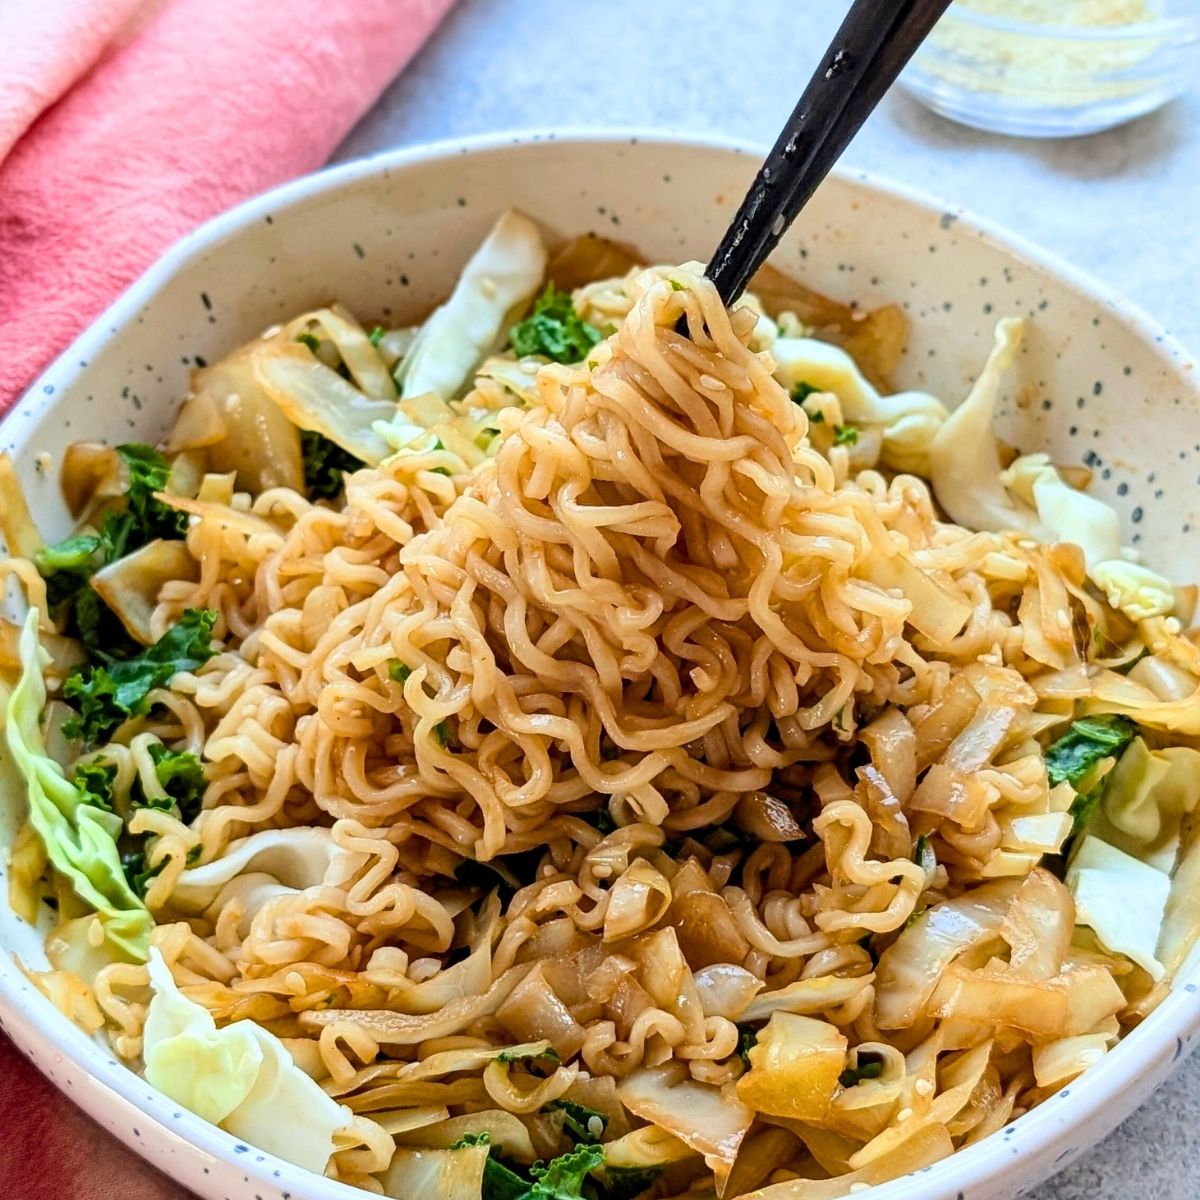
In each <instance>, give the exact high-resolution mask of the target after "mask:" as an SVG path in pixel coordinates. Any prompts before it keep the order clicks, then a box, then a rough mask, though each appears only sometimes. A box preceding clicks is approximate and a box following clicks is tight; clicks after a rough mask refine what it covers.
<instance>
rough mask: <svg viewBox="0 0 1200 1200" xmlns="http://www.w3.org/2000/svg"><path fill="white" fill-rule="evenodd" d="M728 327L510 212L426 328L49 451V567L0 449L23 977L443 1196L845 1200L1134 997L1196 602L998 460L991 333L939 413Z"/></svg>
mask: <svg viewBox="0 0 1200 1200" xmlns="http://www.w3.org/2000/svg"><path fill="white" fill-rule="evenodd" d="M755 287H756V289H757V290H756V291H754V292H753V294H751V295H748V296H747V297H746V299H745V301H744V302H743V303H742V304H741V305H740V307H738V308H737V309H736V310H734V311H732V312H727V311H726V310H725V309H724V308H723V307H722V306H721V304H720V303H719V301H718V298H717V296H716V294H715V292H714V290H713V288H712V286H711V285H710V284H709V283H708V282H707V281H706V280H705V279H704V278H703V276H702V274H701V271H700V268H699V267H698V266H697V265H696V264H687V265H684V266H681V267H649V268H644V267H641V266H640V265H638V263H637V262H636V260H635V258H634V256H633V255H632V254H631V253H630V252H628V251H626V250H625V249H624V248H622V247H619V246H615V245H613V244H610V243H606V242H602V241H600V240H599V239H596V238H582V239H578V240H577V241H575V242H573V243H570V244H569V245H568V246H567V247H566V248H565V249H564V250H562V251H561V252H559V253H558V254H557V255H555V256H552V257H551V256H548V255H547V252H546V250H545V249H544V247H543V243H542V240H541V237H540V234H539V232H538V230H537V228H536V227H535V226H534V225H533V224H532V222H530V221H529V220H527V219H526V218H524V217H522V216H520V215H519V214H516V213H509V214H506V215H505V216H504V217H503V218H502V219H501V220H500V221H499V223H498V224H497V226H496V228H495V229H494V230H493V231H492V233H491V234H490V235H489V236H488V238H487V239H486V240H485V242H484V243H483V245H482V246H481V247H480V249H479V250H478V251H477V253H476V254H475V256H474V257H473V258H472V260H471V261H470V262H469V263H468V264H467V266H466V267H465V269H464V271H463V274H462V276H461V279H460V281H459V283H458V285H457V286H456V288H455V289H454V292H453V293H452V294H451V296H450V297H449V298H448V299H447V301H446V302H445V304H443V305H442V306H441V307H439V308H438V309H437V310H436V311H435V312H434V313H433V314H431V315H430V316H429V317H428V318H427V319H426V320H425V321H424V322H423V323H422V324H421V325H419V326H418V327H415V328H412V329H408V328H389V329H385V328H383V327H379V326H375V327H369V326H363V325H360V324H359V323H358V321H356V320H355V318H354V317H353V316H351V314H349V313H348V312H346V311H345V310H344V309H342V308H340V307H339V306H337V305H333V306H331V307H329V308H324V309H320V310H317V311H314V312H309V313H305V314H303V315H301V316H299V317H297V318H296V319H295V320H293V321H290V322H288V323H287V324H286V325H283V326H280V327H277V328H275V329H272V330H268V331H267V332H266V333H265V334H264V335H263V336H262V337H261V338H259V339H257V340H256V341H253V342H251V343H249V344H247V345H246V346H244V347H243V348H241V349H240V350H237V351H235V352H234V353H233V354H231V355H230V356H229V357H227V358H226V359H224V360H222V361H221V362H219V363H217V364H215V365H214V366H211V367H205V368H202V369H200V370H198V371H197V372H195V375H194V378H193V386H192V391H191V393H190V395H189V396H188V397H187V399H186V401H185V402H184V405H183V407H182V409H181V411H180V413H179V416H178V419H177V421H176V423H175V426H174V429H173V431H172V432H171V434H170V435H169V437H168V439H167V440H166V442H165V443H164V444H163V446H162V447H161V448H159V449H156V448H152V447H147V446H141V445H122V446H117V447H115V448H108V447H103V446H97V445H80V446H75V447H72V449H71V451H70V452H69V454H68V455H67V459H66V461H65V462H64V464H63V486H64V497H65V498H66V500H67V501H68V504H69V505H70V507H71V509H72V512H73V513H74V515H75V516H76V517H77V518H78V519H79V521H80V522H81V523H80V526H79V529H78V531H77V532H76V533H75V534H74V535H72V536H71V537H70V538H68V539H66V540H65V541H62V542H59V543H54V544H51V545H47V544H45V543H44V542H43V540H42V537H41V535H40V534H39V532H38V530H37V529H36V527H35V525H34V523H33V521H32V520H31V518H30V516H29V511H28V507H27V506H26V504H25V501H24V498H23V497H22V496H21V493H20V489H19V488H18V487H17V484H16V478H15V474H14V472H13V468H12V464H11V463H9V462H8V460H7V459H3V458H0V500H2V504H0V511H2V512H3V518H2V519H3V521H4V529H3V532H4V536H5V539H6V541H7V544H8V547H9V550H10V557H9V558H8V559H7V560H6V561H4V563H3V565H0V571H2V572H3V573H4V576H5V579H6V581H15V582H16V584H17V585H18V586H19V588H20V589H21V591H22V592H23V593H24V595H25V597H26V598H27V600H28V610H27V611H28V615H27V616H26V617H25V619H24V620H23V621H17V622H12V623H5V624H4V625H3V626H2V627H0V671H3V673H4V678H5V680H6V682H5V684H4V685H3V686H4V697H3V698H4V712H5V737H6V743H7V747H8V757H9V759H10V760H11V763H12V765H13V766H15V768H16V769H17V770H18V772H19V773H20V774H21V776H22V777H23V779H24V785H25V791H26V794H27V797H28V805H29V813H28V821H27V824H26V825H25V827H24V829H23V831H22V833H21V834H20V836H19V837H18V840H17V843H16V845H15V846H14V848H13V852H12V870H11V897H10V898H11V903H12V904H13V906H14V907H15V908H16V909H17V910H18V911H19V912H21V914H22V915H23V916H25V917H27V918H28V919H30V920H33V919H36V918H37V917H38V916H39V912H40V911H41V910H42V909H43V907H44V905H50V906H51V907H52V908H54V909H55V910H56V912H57V917H56V919H55V921H54V923H53V929H52V931H51V932H50V934H49V936H48V940H47V947H46V948H47V954H48V957H49V959H50V963H51V969H50V970H47V971H31V977H32V978H33V979H34V980H35V982H36V983H37V985H38V986H39V987H40V988H41V989H42V990H43V991H44V992H45V993H46V994H47V995H48V996H49V997H50V998H51V999H52V1000H54V1002H55V1003H57V1004H58V1005H59V1006H60V1007H62V1008H63V1009H64V1010H65V1011H66V1012H68V1013H69V1014H70V1015H71V1016H72V1017H73V1018H74V1019H75V1020H76V1021H78V1022H79V1023H81V1024H82V1025H83V1026H84V1027H85V1028H87V1029H89V1030H92V1031H95V1032H98V1033H101V1032H102V1033H103V1034H104V1035H106V1036H107V1037H108V1038H109V1039H110V1040H111V1042H112V1045H113V1046H114V1048H115V1050H116V1052H117V1053H118V1054H119V1055H120V1056H121V1057H122V1058H124V1059H125V1060H127V1061H128V1062H129V1063H130V1065H131V1066H134V1067H135V1068H137V1069H140V1070H142V1071H143V1072H144V1074H145V1076H146V1078H147V1079H148V1080H149V1081H150V1082H151V1083H152V1084H154V1085H155V1086H157V1087H159V1088H161V1089H162V1090H163V1091H165V1092H167V1093H168V1094H169V1095H171V1096H173V1097H174V1098H175V1099H176V1100H177V1101H178V1102H179V1103H181V1104H184V1105H186V1106H187V1107H189V1108H191V1109H192V1110H193V1111H195V1112H197V1113H199V1114H201V1115H202V1116H204V1117H206V1118H207V1119H209V1120H211V1121H213V1122H214V1123H217V1124H220V1125H222V1126H223V1127H224V1128H226V1129H228V1130H230V1131H231V1132H233V1133H235V1134H236V1135H237V1136H238V1137H240V1138H242V1139H244V1140H245V1141H247V1142H250V1143H252V1144H254V1145H256V1146H259V1147H260V1148H262V1149H265V1150H269V1151H272V1152H274V1153H277V1154H280V1155H282V1156H284V1157H286V1158H290V1159H292V1160H293V1161H295V1162H298V1163H301V1164H302V1165H305V1166H308V1167H310V1168H312V1169H313V1170H316V1171H325V1172H326V1173H327V1174H329V1175H331V1176H333V1177H335V1178H338V1179H342V1180H345V1181H347V1182H350V1183H352V1184H356V1185H358V1186H360V1187H362V1188H365V1189H367V1190H369V1191H375V1192H380V1191H382V1192H383V1193H384V1194H387V1195H391V1196H396V1197H412V1196H417V1195H428V1196H438V1197H443V1198H445V1200H513V1198H528V1200H543V1198H553V1200H575V1198H577V1197H578V1198H587V1200H632V1198H634V1197H638V1196H642V1195H645V1196H654V1197H671V1196H684V1195H694V1196H697V1197H699V1196H703V1195H706V1194H711V1193H712V1191H713V1190H714V1189H715V1191H716V1192H717V1193H718V1194H719V1195H721V1196H723V1197H734V1196H743V1195H750V1196H754V1197H755V1198H756V1200H824V1198H826V1197H836V1196H842V1195H845V1194H847V1193H848V1192H849V1191H851V1190H856V1189H857V1187H858V1186H859V1185H862V1186H869V1185H871V1184H873V1183H877V1182H881V1181H883V1180H886V1179H890V1178H894V1177H895V1176H897V1175H900V1174H903V1173H905V1172H907V1171H911V1170H915V1169H918V1168H920V1167H922V1166H925V1165H928V1164H929V1163H931V1162H934V1161H936V1160H938V1159H940V1158H943V1157H945V1156H946V1155H948V1154H950V1153H952V1152H953V1151H954V1150H955V1149H956V1148H958V1147H961V1146H963V1145H967V1144H969V1143H971V1142H974V1141H977V1140H979V1139H980V1138H982V1137H985V1136H987V1135H988V1134H989V1133H991V1132H993V1131H995V1130H997V1129H999V1128H1000V1127H1001V1126H1003V1125H1004V1124H1005V1123H1006V1122H1007V1121H1009V1120H1011V1119H1012V1118H1013V1117H1015V1116H1017V1115H1019V1114H1020V1113H1021V1112H1023V1111H1025V1110H1026V1109H1028V1108H1029V1107H1031V1106H1032V1105H1035V1104H1037V1103H1038V1102H1039V1101H1040V1100H1042V1099H1043V1098H1044V1097H1046V1096H1047V1095H1049V1094H1051V1093H1052V1092H1054V1091H1055V1090H1056V1089H1058V1088H1059V1087H1061V1086H1062V1085H1063V1084H1065V1083H1066V1082H1067V1081H1069V1080H1071V1079H1073V1078H1075V1077H1076V1076H1077V1075H1079V1074H1080V1073H1081V1072H1082V1071H1084V1070H1085V1069H1086V1068H1087V1067H1088V1066H1089V1065H1090V1064H1092V1063H1094V1062H1095V1061H1096V1060H1097V1059H1099V1058H1101V1057H1102V1056H1103V1055H1104V1054H1105V1053H1107V1052H1108V1050H1109V1049H1111V1047H1112V1046H1113V1045H1114V1044H1115V1042H1116V1041H1117V1040H1118V1039H1119V1038H1120V1037H1121V1035H1122V1034H1123V1033H1124V1032H1126V1031H1127V1030H1128V1029H1129V1028H1131V1027H1132V1026H1133V1025H1135V1024H1136V1023H1137V1022H1138V1021H1139V1020H1140V1019H1142V1018H1143V1017H1144V1016H1145V1015H1146V1014H1147V1013H1148V1012H1150V1011H1151V1009H1152V1008H1153V1007H1154V1006H1155V1004H1156V1003H1157V1002H1158V1001H1159V1000H1160V999H1161V998H1162V996H1163V995H1164V994H1165V991H1166V989H1167V988H1168V987H1169V985H1170V980H1171V978H1172V975H1173V973H1174V972H1175V971H1176V970H1177V969H1178V967H1179V966H1180V964H1181V962H1182V960H1183V958H1184V957H1185V955H1186V954H1187V953H1188V952H1189V950H1190V949H1191V947H1192V945H1193V944H1194V942H1195V940H1196V935H1197V929H1198V924H1197V913H1196V903H1195V900H1194V897H1195V896H1196V895H1197V894H1200V893H1198V892H1197V888H1196V886H1195V879H1196V877H1197V875H1198V874H1200V851H1198V850H1197V839H1196V832H1195V830H1196V823H1195V817H1194V814H1195V811H1196V807H1197V801H1198V799H1200V772H1198V770H1197V768H1198V767H1200V752H1198V751H1197V749H1196V747H1195V744H1194V743H1195V738H1196V736H1197V735H1198V734H1200V721H1198V719H1197V715H1196V714H1197V713H1198V712H1200V705H1198V704H1197V691H1198V688H1200V656H1198V651H1197V643H1196V640H1195V637H1194V635H1192V634H1190V633H1188V632H1186V629H1187V626H1188V625H1189V623H1190V618H1191V606H1192V604H1193V601H1194V591H1193V590H1192V589H1176V588H1174V587H1172V585H1171V584H1169V583H1168V582H1167V581H1166V580H1165V579H1163V578H1162V577H1161V576H1159V575H1157V574H1156V573H1155V572H1153V571H1152V570H1151V569H1149V568H1147V567H1145V566H1143V565H1141V564H1139V563H1137V562H1136V561H1134V560H1133V558H1132V556H1131V555H1130V554H1129V553H1128V552H1127V551H1125V550H1124V549H1123V548H1122V546H1121V544H1120V538H1119V524H1118V522H1117V518H1116V516H1115V514H1114V513H1113V512H1112V510H1111V509H1109V508H1108V507H1107V506H1106V505H1104V504H1103V503H1102V502H1101V501H1100V500H1098V499H1096V498H1094V497H1092V496H1091V495H1089V494H1088V493H1087V492H1086V490H1083V488H1084V487H1085V485H1086V483H1087V480H1086V478H1083V477H1081V476H1080V473H1079V472H1077V471H1073V470H1071V469H1069V468H1065V467H1059V466H1058V465H1056V464H1055V463H1053V462H1052V461H1051V460H1050V459H1049V458H1048V457H1047V456H1046V455H1042V454H1031V455H1025V456H1021V457H1015V456H1014V455H1013V454H1011V453H1010V452H1008V451H1006V449H1005V448H1004V447H1003V446H1002V445H1001V443H1000V442H999V441H998V440H997V437H996V434H995V432H994V431H993V416H994V411H995V408H996V405H997V401H998V398H999V397H1000V395H1001V394H1002V392H1003V390H1004V388H1005V386H1006V378H1007V376H1008V374H1009V373H1010V371H1011V368H1012V365H1013V361H1014V358H1015V356H1016V354H1017V352H1018V349H1019V345H1020V341H1021V337H1022V335H1023V328H1022V325H1021V324H1020V322H1016V321H1002V322H1001V323H1000V325H999V327H998V328H997V331H996V342H995V348H994V350H993V352H992V354H991V356H990V357H989V359H988V361H987V362H986V364H984V365H983V366H982V370H981V373H980V375H979V377H978V380H977V383H976V384H975V386H974V388H973V389H972V390H971V392H970V394H969V395H968V396H967V397H966V398H965V399H964V400H963V401H962V403H960V404H959V405H958V406H957V407H956V408H955V409H954V411H953V412H950V411H948V409H947V408H946V407H945V406H944V405H943V404H942V403H941V402H940V401H939V400H938V399H936V398H935V397H933V396H931V395H928V394H926V393H923V392H896V391H895V389H894V388H893V386H892V383H891V379H892V376H893V373H894V372H895V371H896V370H897V367H898V363H899V359H900V355H901V353H902V351H903V344H904V322H903V319H902V317H901V316H900V314H899V312H898V311H897V310H896V309H894V308H885V309H880V310H877V311H876V312H873V313H870V314H867V315H865V316H863V315H860V314H858V313H857V312H855V311H854V310H852V309H849V308H846V307H844V306H842V305H839V304H836V303H834V302H832V301H829V300H826V299H825V298H823V297H821V296H819V295H817V294H816V293H813V292H811V291H808V290H807V289H804V288H802V287H801V286H799V285H797V284H794V283H792V282H791V281H790V280H787V279H786V278H784V277H782V276H779V275H777V274H774V273H766V274H764V275H762V276H760V277H759V279H758V280H757V281H756V284H755ZM681 318H683V319H685V320H684V323H683V326H681ZM680 327H686V328H688V329H689V330H691V331H693V336H692V337H691V338H690V339H689V338H686V337H683V336H681V335H680V334H679V333H678V332H676V330H677V329H678V328H680Z"/></svg>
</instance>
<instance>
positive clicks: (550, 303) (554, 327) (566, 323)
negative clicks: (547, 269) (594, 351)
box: [509, 283, 602, 363]
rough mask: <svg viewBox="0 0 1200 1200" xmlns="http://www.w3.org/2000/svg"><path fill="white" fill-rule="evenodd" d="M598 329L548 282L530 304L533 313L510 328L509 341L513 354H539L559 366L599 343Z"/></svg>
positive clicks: (577, 360) (576, 358)
mask: <svg viewBox="0 0 1200 1200" xmlns="http://www.w3.org/2000/svg"><path fill="white" fill-rule="evenodd" d="M601 336H602V335H601V333H600V330H598V329H597V328H596V327H595V326H594V325H589V324H588V323H587V322H586V321H585V320H583V319H582V318H581V317H580V316H579V314H578V313H577V312H576V311H575V305H574V304H573V303H572V301H571V294H570V293H569V292H560V291H559V290H558V289H557V288H556V287H555V286H554V284H552V283H548V284H547V285H546V290H545V291H544V292H543V293H542V294H541V295H540V296H539V297H538V298H537V300H535V301H534V305H533V312H532V313H531V314H530V315H529V316H528V317H526V318H525V320H524V321H522V322H521V323H520V324H519V325H514V326H513V330H512V333H511V334H509V342H510V344H511V345H512V348H513V349H514V350H515V351H516V352H517V354H519V355H521V356H522V357H524V356H525V355H526V354H540V355H542V356H543V357H544V358H549V359H552V360H553V361H554V362H560V363H577V362H580V361H582V360H583V359H584V358H586V357H587V353H588V351H589V350H590V349H591V348H592V347H593V346H594V345H595V344H596V343H597V342H598V341H599V340H600V338H601Z"/></svg>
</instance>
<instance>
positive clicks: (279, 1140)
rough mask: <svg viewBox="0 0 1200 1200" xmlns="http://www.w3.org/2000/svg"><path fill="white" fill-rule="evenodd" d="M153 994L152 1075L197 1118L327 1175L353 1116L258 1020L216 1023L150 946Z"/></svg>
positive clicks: (148, 1039) (146, 1038)
mask: <svg viewBox="0 0 1200 1200" xmlns="http://www.w3.org/2000/svg"><path fill="white" fill-rule="evenodd" d="M150 986H151V987H152V989H153V991H154V998H153V999H152V1000H151V1001H150V1008H149V1011H148V1012H147V1014H146V1024H145V1028H144V1031H143V1040H142V1057H143V1059H144V1061H145V1064H146V1080H147V1082H148V1083H150V1084H151V1085H152V1086H153V1087H156V1088H158V1089H159V1091H161V1092H163V1093H165V1094H166V1095H168V1096H170V1097H171V1099H172V1100H174V1101H176V1103H178V1104H182V1105H183V1106H184V1108H186V1109H188V1110H189V1111H191V1112H194V1113H195V1114H196V1115H197V1116H200V1117H203V1118H204V1119H205V1120H206V1121H211V1122H212V1123H213V1124H214V1125H220V1126H221V1127H222V1128H223V1129H227V1130H228V1131H229V1132H230V1133H232V1134H233V1135H234V1136H235V1137H239V1138H242V1139H244V1140H245V1141H247V1142H249V1143H250V1144H251V1145H253V1146H257V1147H258V1149H260V1150H264V1151H266V1152H267V1153H268V1154H274V1155H277V1156H278V1157H279V1158H283V1159H286V1160H287V1161H288V1162H292V1163H295V1164H296V1165H297V1166H299V1167H305V1168H307V1169H308V1170H310V1171H315V1172H316V1173H317V1174H318V1175H320V1174H323V1173H324V1171H325V1166H326V1164H327V1163H328V1162H329V1156H330V1155H331V1154H332V1153H333V1138H334V1134H335V1133H336V1132H337V1131H338V1130H339V1129H341V1128H343V1127H344V1126H345V1125H347V1124H348V1123H349V1122H350V1120H351V1114H350V1112H349V1110H348V1109H345V1108H343V1107H342V1106H341V1105H340V1104H338V1103H337V1102H336V1101H334V1100H332V1099H331V1098H330V1097H329V1096H327V1095H326V1094H325V1092H324V1091H323V1090H322V1089H321V1088H320V1087H319V1086H318V1085H317V1084H316V1083H314V1082H313V1081H312V1080H311V1079H310V1078H309V1077H308V1076H307V1075H306V1074H305V1073H304V1072H303V1071H302V1070H300V1068H299V1067H297V1066H296V1064H295V1063H294V1062H293V1061H292V1058H291V1056H290V1055H289V1054H288V1052H287V1049H286V1048H285V1047H284V1045H283V1043H282V1042H281V1041H280V1040H279V1039H278V1038H277V1037H275V1035H274V1034H272V1033H269V1032H268V1031H267V1030H265V1029H263V1028H262V1026H261V1025H257V1024H255V1022H253V1021H235V1022H233V1024H232V1025H226V1026H225V1027H224V1028H222V1029H218V1028H217V1027H216V1023H215V1022H214V1021H213V1019H212V1016H211V1015H210V1014H209V1012H208V1010H207V1009H204V1008H201V1006H200V1005H199V1004H197V1003H195V1001H193V1000H189V999H188V998H187V997H186V996H184V994H183V993H182V992H181V991H180V990H179V988H178V987H177V986H176V984H175V980H174V979H173V978H172V976H171V972H170V969H169V968H168V967H167V964H166V963H165V962H164V961H163V959H162V956H161V955H160V954H159V952H158V951H157V950H151V952H150Z"/></svg>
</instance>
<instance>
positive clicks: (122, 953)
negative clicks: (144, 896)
mask: <svg viewBox="0 0 1200 1200" xmlns="http://www.w3.org/2000/svg"><path fill="white" fill-rule="evenodd" d="M20 655H21V678H20V680H19V681H18V683H17V685H16V687H14V688H13V690H12V692H11V693H10V694H9V697H8V704H7V707H6V711H5V732H6V734H7V737H8V748H9V752H10V753H11V754H12V757H13V761H14V763H15V764H16V767H17V770H18V771H19V772H20V773H21V776H22V778H23V779H24V780H25V789H26V796H27V797H28V800H29V819H30V822H31V823H32V825H33V828H34V829H35V830H36V832H37V835H38V837H39V838H41V841H42V845H43V846H44V847H45V849H46V854H47V856H48V857H49V859H50V862H51V863H52V864H53V866H54V869H55V870H56V871H58V873H59V874H60V875H62V876H63V877H64V878H65V879H67V880H69V881H70V884H71V887H72V888H73V889H74V891H75V894H76V895H77V896H78V897H79V898H80V900H82V901H83V902H84V903H85V904H86V905H87V906H88V907H89V908H91V909H93V910H94V911H95V913H96V915H97V916H98V918H99V920H100V923H101V925H102V926H103V929H104V936H105V939H106V941H107V942H108V943H109V945H110V946H111V948H112V951H113V955H114V957H119V958H124V959H132V960H133V961H135V962H141V961H144V959H145V958H146V952H147V949H148V947H149V945H150V929H151V927H152V924H153V922H152V921H151V919H150V913H149V912H148V911H147V909H146V906H145V905H144V904H143V903H142V901H141V900H140V899H139V898H138V896H137V895H136V893H135V892H134V891H133V889H132V888H131V887H130V886H129V882H128V880H127V879H126V878H125V872H124V871H123V870H122V869H121V856H120V854H119V853H118V851H117V838H118V837H119V836H120V833H121V828H122V825H121V818H120V817H119V816H117V815H116V814H115V813H111V812H105V811H104V810H103V809H100V808H96V807H94V806H92V805H90V804H87V803H86V802H85V801H84V798H83V794H82V793H81V792H80V791H79V789H78V788H76V787H75V786H74V785H73V784H72V783H71V782H70V781H69V780H68V779H67V778H66V777H65V776H64V774H63V771H62V768H61V767H60V766H59V765H58V763H56V762H55V761H54V760H53V759H52V758H50V756H49V755H48V754H47V753H46V747H45V743H44V741H43V739H42V733H41V729H40V727H39V724H38V721H39V717H40V715H41V712H42V708H43V706H44V705H45V703H46V684H45V681H44V680H43V678H42V666H43V663H44V662H45V661H46V658H47V655H46V654H45V652H44V651H43V650H42V648H41V646H40V645H39V643H38V612H37V609H36V608H33V609H30V610H29V614H28V615H27V616H26V618H25V628H24V629H23V630H22V633H21V641H20Z"/></svg>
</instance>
